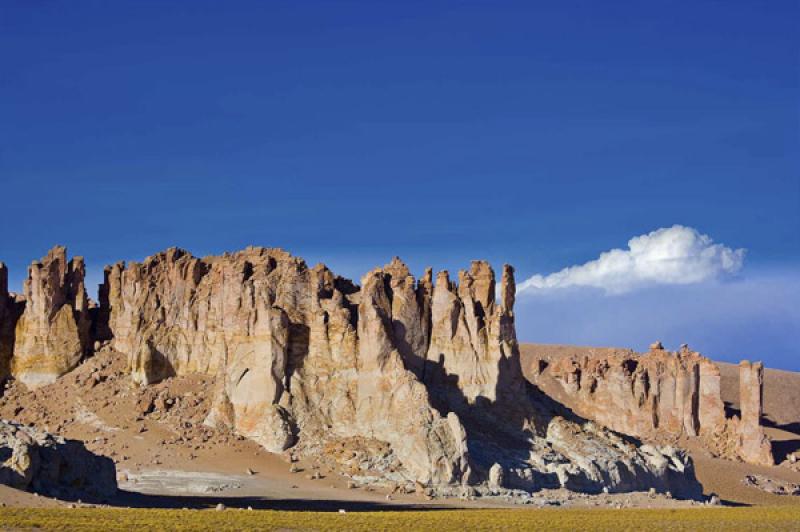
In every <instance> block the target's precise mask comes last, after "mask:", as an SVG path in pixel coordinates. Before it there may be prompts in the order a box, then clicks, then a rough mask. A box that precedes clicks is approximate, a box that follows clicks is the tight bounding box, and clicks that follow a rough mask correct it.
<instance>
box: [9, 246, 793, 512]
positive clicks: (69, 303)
mask: <svg viewBox="0 0 800 532" xmlns="http://www.w3.org/2000/svg"><path fill="white" fill-rule="evenodd" d="M84 270H85V267H84V264H83V260H82V259H81V258H79V257H78V258H73V259H71V260H68V259H67V254H66V250H65V249H64V248H63V247H57V248H54V249H53V250H52V251H51V252H50V253H49V254H48V255H47V256H46V257H44V258H43V259H42V260H41V261H36V262H34V263H33V264H32V265H31V267H30V269H29V277H28V280H27V281H26V282H25V293H24V294H20V295H18V294H12V293H9V292H8V291H7V288H6V287H5V286H4V283H5V278H4V276H3V278H0V281H2V282H0V292H1V293H0V296H2V297H0V311H2V316H0V317H4V318H3V321H2V322H0V333H2V334H0V346H1V347H3V351H2V355H3V359H2V360H0V362H2V365H0V370H2V371H4V372H5V376H6V377H7V378H6V379H5V384H4V386H3V389H2V394H0V419H2V420H6V421H3V424H2V425H0V429H2V430H0V450H3V453H4V454H3V456H2V458H3V460H4V462H0V464H2V467H0V481H2V482H0V483H5V484H7V485H8V486H0V504H2V505H4V506H7V507H27V506H36V507H48V506H68V507H76V506H78V507H80V506H102V507H106V506H114V507H135V508H195V509H202V508H217V507H219V508H221V509H224V508H228V507H230V508H236V507H238V508H243V509H245V508H252V509H281V510H342V511H345V512H346V511H348V510H378V509H381V510H389V509H413V508H417V509H437V508H438V509H445V508H526V507H527V508H544V507H571V508H595V507H601V508H602V507H606V508H662V509H679V508H685V509H688V508H693V507H701V506H702V507H707V506H717V505H720V504H726V505H787V504H788V505H795V504H797V502H798V500H799V499H800V497H798V494H800V462H798V458H800V457H798V453H797V451H798V450H800V428H799V426H800V409H799V408H798V407H799V406H800V398H798V392H799V391H800V386H798V384H800V375H798V374H795V373H791V372H782V371H773V370H770V369H767V370H764V369H763V367H762V366H761V365H760V364H759V363H750V362H743V363H742V364H740V365H739V366H732V365H729V364H716V363H714V362H713V361H711V360H709V359H707V358H705V357H703V356H702V355H701V354H699V353H696V352H693V351H691V350H690V349H689V348H688V346H681V348H680V349H679V350H678V351H674V352H673V351H668V350H667V349H665V348H664V347H663V346H662V345H661V343H660V342H656V343H654V344H653V345H652V346H651V347H650V351H649V352H647V353H641V354H640V353H634V352H632V351H630V350H625V349H617V348H587V347H574V346H552V345H533V344H523V345H520V344H518V343H517V340H516V331H515V326H514V302H515V281H514V270H513V268H511V267H510V266H504V267H503V270H502V275H501V279H500V281H499V283H497V284H496V282H495V274H494V271H493V270H492V268H491V267H490V266H489V264H488V263H486V262H483V261H474V262H473V263H472V265H471V267H470V269H469V270H464V271H461V272H459V274H458V281H457V282H455V281H452V280H451V279H450V277H449V274H448V272H446V271H444V272H440V273H439V274H438V275H437V276H435V278H434V276H433V274H432V271H431V270H428V271H427V272H426V273H425V274H424V276H423V277H422V278H420V279H419V280H416V279H415V278H414V277H413V276H411V274H410V273H409V271H408V269H407V267H406V266H405V264H403V263H402V262H401V261H400V260H399V259H397V258H395V259H394V260H393V261H392V262H391V263H390V264H387V265H386V266H384V267H382V268H376V269H375V270H373V271H371V272H369V273H368V274H366V275H365V276H364V277H363V278H362V280H361V286H359V285H356V284H354V283H352V282H351V281H349V280H347V279H343V278H341V277H338V276H336V275H335V274H333V273H332V272H331V271H330V270H328V269H327V268H326V267H325V266H322V265H318V266H315V267H313V268H309V267H308V266H307V265H306V264H305V262H303V261H302V259H299V258H296V257H293V256H291V255H290V254H288V253H287V252H285V251H282V250H275V249H265V248H247V249H246V250H244V251H241V252H237V253H235V254H225V255H223V256H217V257H206V258H203V259H199V258H196V257H193V256H192V255H191V254H189V253H188V252H185V251H183V250H179V249H176V248H171V249H169V250H167V251H165V252H162V253H159V254H156V255H153V256H151V257H148V258H147V259H146V260H145V261H144V262H143V263H131V264H127V265H126V264H123V263H118V264H115V265H113V266H110V267H107V268H106V274H105V281H104V283H103V284H102V285H101V287H100V301H99V303H94V302H92V301H90V300H89V299H88V297H87V295H86V291H85V288H84ZM0 273H3V274H4V269H3V267H2V265H0ZM434 279H435V280H434ZM4 442H5V443H4ZM15 487H16V488H19V489H15Z"/></svg>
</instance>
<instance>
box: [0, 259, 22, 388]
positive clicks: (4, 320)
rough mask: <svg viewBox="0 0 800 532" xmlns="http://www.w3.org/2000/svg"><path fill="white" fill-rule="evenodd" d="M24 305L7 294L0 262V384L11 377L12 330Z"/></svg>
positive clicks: (2, 266)
mask: <svg viewBox="0 0 800 532" xmlns="http://www.w3.org/2000/svg"><path fill="white" fill-rule="evenodd" d="M23 307H24V304H23V303H22V302H21V301H17V298H16V297H15V296H14V294H10V293H9V292H8V269H7V268H6V265H5V264H3V263H2V262H0V384H2V383H3V381H5V380H6V379H7V378H8V377H9V376H11V356H12V354H13V353H14V330H15V328H16V326H17V320H18V319H19V316H20V315H21V314H22V309H23Z"/></svg>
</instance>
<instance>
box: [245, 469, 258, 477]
mask: <svg viewBox="0 0 800 532" xmlns="http://www.w3.org/2000/svg"><path fill="white" fill-rule="evenodd" d="M245 471H247V474H248V475H250V476H253V475H255V474H256V472H255V471H253V470H252V469H250V468H249V467H248V468H247V469H246V470H245Z"/></svg>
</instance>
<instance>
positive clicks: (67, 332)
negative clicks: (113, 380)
mask: <svg viewBox="0 0 800 532" xmlns="http://www.w3.org/2000/svg"><path fill="white" fill-rule="evenodd" d="M84 276H85V268H84V264H83V259H82V258H81V257H75V258H73V259H72V260H70V261H67V250H66V248H64V247H63V246H58V247H55V248H53V249H52V250H50V252H49V253H48V254H47V256H45V257H44V258H43V259H42V260H41V261H36V262H34V263H32V264H31V266H30V268H29V269H28V278H27V279H26V280H25V284H24V295H25V310H24V312H23V313H22V316H21V317H20V318H19V320H18V321H17V322H16V326H15V335H14V336H15V337H14V344H13V345H14V349H13V351H14V352H13V357H12V363H11V372H12V374H13V375H14V377H15V378H17V379H18V380H20V381H22V382H23V383H24V384H25V385H27V386H29V387H38V386H43V385H45V384H49V383H51V382H54V381H55V380H56V379H57V378H58V377H59V376H61V375H63V374H64V373H66V372H68V371H70V370H71V369H73V368H74V367H75V366H76V365H77V364H78V362H80V360H81V359H82V358H83V357H84V356H85V355H87V354H88V353H89V350H90V346H91V338H90V328H91V317H90V314H89V300H88V298H87V296H86V290H85V288H84Z"/></svg>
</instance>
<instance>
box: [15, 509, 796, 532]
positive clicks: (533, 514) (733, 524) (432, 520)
mask: <svg viewBox="0 0 800 532" xmlns="http://www.w3.org/2000/svg"><path fill="white" fill-rule="evenodd" d="M132 528H137V529H140V530H214V531H222V530H244V529H247V530H275V529H282V530H345V529H346V530H401V531H403V532H405V531H410V530H425V531H427V532H444V531H447V530H515V531H516V530H570V531H573V530H574V531H578V532H584V531H589V530H614V531H622V530H648V531H652V530H725V531H728V530H756V529H758V530H798V529H799V528H800V509H799V508H797V507H786V506H781V507H763V506H762V507H753V508H702V509H700V508H698V509H691V508H690V509H680V510H652V509H619V510H618V509H580V510H569V509H542V510H533V509H519V510H517V509H508V510H436V511H407V512H348V513H347V514H339V513H326V512H286V511H272V510H262V511H247V510H236V509H228V510H225V511H222V512H217V511H214V510H141V509H130V510H128V509H97V508H81V509H66V508H64V509H62V508H59V509H28V508H5V509H0V530H2V529H14V530H19V529H51V530H52V529H61V530H75V529H82V530H128V529H132Z"/></svg>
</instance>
